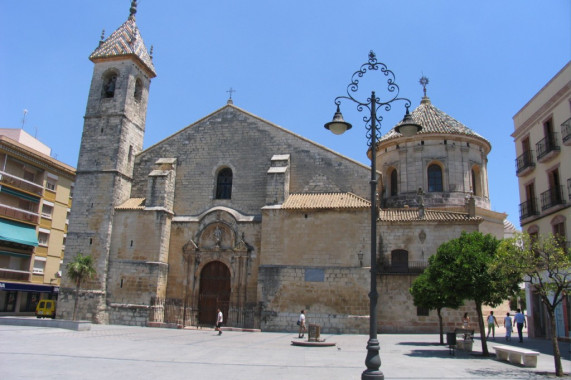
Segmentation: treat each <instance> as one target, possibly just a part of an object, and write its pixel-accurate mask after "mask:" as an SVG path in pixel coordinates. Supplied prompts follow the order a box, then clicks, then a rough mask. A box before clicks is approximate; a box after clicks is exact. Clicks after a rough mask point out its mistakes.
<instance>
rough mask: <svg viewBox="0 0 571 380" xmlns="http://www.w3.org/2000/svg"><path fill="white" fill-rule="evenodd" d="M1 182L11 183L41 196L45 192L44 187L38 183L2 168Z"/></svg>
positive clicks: (4, 183)
mask: <svg viewBox="0 0 571 380" xmlns="http://www.w3.org/2000/svg"><path fill="white" fill-rule="evenodd" d="M0 184H3V185H10V186H12V187H15V188H18V189H20V190H24V191H27V192H29V193H32V194H36V195H39V196H41V195H42V194H43V193H44V187H43V186H42V185H38V184H37V183H34V182H30V181H26V180H25V179H23V178H20V177H18V176H16V175H14V174H10V173H7V172H4V171H2V170H0Z"/></svg>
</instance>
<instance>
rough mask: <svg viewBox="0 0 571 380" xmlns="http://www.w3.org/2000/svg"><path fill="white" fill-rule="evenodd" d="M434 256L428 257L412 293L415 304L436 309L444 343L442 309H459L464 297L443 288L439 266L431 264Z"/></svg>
mask: <svg viewBox="0 0 571 380" xmlns="http://www.w3.org/2000/svg"><path fill="white" fill-rule="evenodd" d="M433 257H434V256H432V257H430V258H429V259H428V267H427V268H426V270H425V271H424V272H423V273H422V274H421V275H420V276H418V277H417V278H416V279H415V280H414V282H413V283H412V287H411V288H410V294H412V298H413V301H414V305H415V306H417V307H422V308H425V309H428V310H436V313H437V314H438V322H439V326H440V344H444V326H443V323H442V315H441V311H442V309H444V308H451V309H457V308H458V307H460V305H462V299H461V298H459V297H457V296H456V295H455V294H449V293H447V292H446V291H445V289H442V288H441V286H442V285H443V284H442V283H440V282H439V278H440V274H439V273H438V269H439V268H438V267H436V266H434V265H431V263H432V260H433Z"/></svg>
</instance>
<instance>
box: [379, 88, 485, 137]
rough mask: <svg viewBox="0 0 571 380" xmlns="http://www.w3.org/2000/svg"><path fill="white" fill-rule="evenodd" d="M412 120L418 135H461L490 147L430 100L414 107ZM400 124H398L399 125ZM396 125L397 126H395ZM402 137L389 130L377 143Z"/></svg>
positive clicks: (427, 99)
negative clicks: (480, 141)
mask: <svg viewBox="0 0 571 380" xmlns="http://www.w3.org/2000/svg"><path fill="white" fill-rule="evenodd" d="M411 116H412V120H413V121H414V122H415V123H417V124H420V125H421V126H422V130H421V131H420V132H418V134H419V135H426V134H452V135H463V136H470V137H475V138H477V139H481V140H483V141H484V142H485V143H486V144H488V145H490V142H489V141H488V140H486V139H485V138H484V137H482V136H480V135H479V134H478V133H476V132H474V131H473V130H471V129H470V128H468V127H467V126H465V125H464V124H462V123H460V122H459V121H458V120H456V119H454V118H453V117H452V116H450V115H448V114H446V113H444V112H442V111H441V110H439V109H438V108H436V107H435V106H433V105H432V103H431V102H430V98H428V97H424V98H422V101H421V102H420V105H419V106H418V107H416V109H415V110H414V111H412V113H411ZM399 124H400V123H399ZM397 125H398V124H397ZM399 137H402V135H401V134H400V133H397V132H396V131H395V129H394V128H393V129H391V130H390V131H389V132H387V134H385V135H384V136H383V137H382V138H381V139H380V140H379V141H380V142H382V141H386V140H391V139H395V138H399Z"/></svg>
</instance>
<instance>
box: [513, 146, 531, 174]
mask: <svg viewBox="0 0 571 380" xmlns="http://www.w3.org/2000/svg"><path fill="white" fill-rule="evenodd" d="M515 167H516V174H521V173H522V172H523V171H525V170H526V169H531V168H534V167H535V162H534V161H533V151H532V150H528V151H527V152H523V154H522V155H521V156H519V157H518V158H516V159H515Z"/></svg>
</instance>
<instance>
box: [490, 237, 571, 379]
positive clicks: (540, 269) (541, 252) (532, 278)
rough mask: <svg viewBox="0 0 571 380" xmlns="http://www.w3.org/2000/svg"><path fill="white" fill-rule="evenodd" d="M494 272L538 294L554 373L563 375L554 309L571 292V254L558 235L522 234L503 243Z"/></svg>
mask: <svg viewBox="0 0 571 380" xmlns="http://www.w3.org/2000/svg"><path fill="white" fill-rule="evenodd" d="M495 269H496V270H497V271H499V272H501V273H502V274H503V275H504V276H512V277H516V278H519V279H521V280H522V281H524V282H527V283H528V284H529V285H530V287H531V289H532V291H533V292H536V293H537V294H538V295H539V297H540V299H541V302H542V303H543V305H544V306H545V310H546V311H547V315H548V319H549V323H550V326H551V328H550V330H551V343H552V345H553V359H554V361H555V374H556V375H557V376H563V367H562V366H561V352H560V351H559V344H558V343H557V331H556V324H555V309H556V308H557V306H558V305H559V304H561V302H562V301H563V297H564V295H565V294H568V293H569V292H570V291H571V270H570V269H571V252H570V251H569V250H566V249H565V247H564V245H563V244H562V242H561V239H560V238H559V237H558V236H553V235H543V236H540V237H537V236H531V235H529V234H519V235H516V236H514V237H513V238H511V239H506V240H504V241H503V242H502V243H501V244H500V247H499V249H498V255H497V257H496V262H495Z"/></svg>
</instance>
